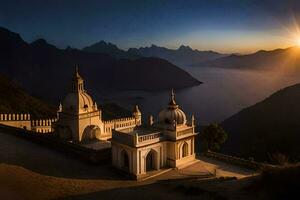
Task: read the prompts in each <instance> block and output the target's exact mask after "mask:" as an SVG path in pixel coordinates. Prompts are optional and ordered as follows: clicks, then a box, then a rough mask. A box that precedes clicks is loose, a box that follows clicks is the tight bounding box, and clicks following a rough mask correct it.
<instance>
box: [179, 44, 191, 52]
mask: <svg viewBox="0 0 300 200" xmlns="http://www.w3.org/2000/svg"><path fill="white" fill-rule="evenodd" d="M177 50H179V51H180V50H191V51H193V49H192V48H191V47H190V46H188V45H187V46H184V45H181V46H180V47H179V48H178V49H177Z"/></svg>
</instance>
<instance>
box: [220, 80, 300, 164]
mask: <svg viewBox="0 0 300 200" xmlns="http://www.w3.org/2000/svg"><path fill="white" fill-rule="evenodd" d="M299 102H300V84H296V85H293V86H289V87H287V88H284V89H281V90H279V91H278V92H275V93H274V94H272V95H271V96H270V97H268V98H266V99H265V100H263V101H261V102H259V103H257V104H255V105H253V106H250V107H248V108H245V109H243V110H242V111H240V112H239V113H237V114H235V115H233V116H232V117H230V118H228V119H226V120H225V121H224V122H223V123H222V127H223V128H224V129H225V130H226V131H227V133H228V141H227V142H226V143H225V144H224V146H223V147H222V148H223V150H222V151H223V152H224V153H229V154H232V155H236V156H241V157H245V158H249V157H253V158H255V160H259V161H265V160H270V159H271V158H272V155H274V154H278V153H280V154H284V155H287V156H288V157H289V159H291V160H298V161H299V160H300V145H299V141H300V117H299V115H300V114H299V113H300V104H299Z"/></svg>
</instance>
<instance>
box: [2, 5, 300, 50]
mask: <svg viewBox="0 0 300 200" xmlns="http://www.w3.org/2000/svg"><path fill="white" fill-rule="evenodd" d="M296 2H297V1H286V0H265V1H264V0H260V1H257V0H207V1H201V0H185V1H176V0H172V1H171V0H170V1H165V0H160V1H155V0H145V1H142V0H139V1H130V0H128V1H125V0H119V1H117V0H110V1H108V0H107V1H101V0H51V1H50V0H8V1H7V2H3V0H2V1H1V2H0V26H3V27H6V28H8V29H10V30H12V31H15V32H18V33H20V34H21V36H22V37H23V38H24V39H25V40H26V41H28V42H31V41H33V40H35V39H38V38H45V39H46V40H47V41H49V42H50V43H53V44H55V45H56V46H58V47H62V48H65V47H66V46H67V45H70V46H72V47H77V48H81V47H84V46H87V45H90V44H92V43H94V42H97V41H99V40H106V41H110V42H112V43H115V44H117V45H118V46H119V47H121V48H124V49H127V48H129V47H139V46H146V45H151V44H157V45H159V46H167V47H169V48H177V47H178V46H179V45H181V44H184V45H190V46H191V47H192V48H197V49H200V50H210V49H212V50H217V51H221V52H250V51H255V50H258V49H272V48H277V47H287V46H291V45H293V44H294V43H295V40H296V39H295V38H297V37H298V35H299V37H300V33H297V31H298V30H297V27H298V23H297V16H295V13H297V11H300V6H299V4H300V3H296Z"/></svg>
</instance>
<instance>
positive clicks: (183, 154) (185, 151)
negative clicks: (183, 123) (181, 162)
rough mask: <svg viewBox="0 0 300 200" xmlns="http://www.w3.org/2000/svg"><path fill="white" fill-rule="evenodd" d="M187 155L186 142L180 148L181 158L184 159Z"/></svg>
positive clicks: (187, 146) (187, 147)
mask: <svg viewBox="0 0 300 200" xmlns="http://www.w3.org/2000/svg"><path fill="white" fill-rule="evenodd" d="M188 155H189V145H188V143H187V142H184V143H183V145H182V146H181V158H184V157H186V156H188Z"/></svg>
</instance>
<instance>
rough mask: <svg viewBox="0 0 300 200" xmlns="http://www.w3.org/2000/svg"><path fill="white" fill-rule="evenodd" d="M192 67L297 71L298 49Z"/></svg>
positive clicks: (219, 60) (216, 60) (254, 54)
mask: <svg viewBox="0 0 300 200" xmlns="http://www.w3.org/2000/svg"><path fill="white" fill-rule="evenodd" d="M191 66H193V67H216V68H227V69H246V70H285V71H291V72H293V71H298V70H299V67H300V48H299V47H289V48H286V49H275V50H271V51H265V50H260V51H257V52H255V53H252V54H248V55H235V54H233V55H229V56H225V57H221V58H217V59H214V60H208V61H203V62H199V63H197V64H193V65H191Z"/></svg>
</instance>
